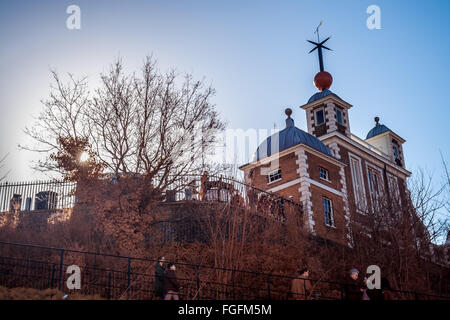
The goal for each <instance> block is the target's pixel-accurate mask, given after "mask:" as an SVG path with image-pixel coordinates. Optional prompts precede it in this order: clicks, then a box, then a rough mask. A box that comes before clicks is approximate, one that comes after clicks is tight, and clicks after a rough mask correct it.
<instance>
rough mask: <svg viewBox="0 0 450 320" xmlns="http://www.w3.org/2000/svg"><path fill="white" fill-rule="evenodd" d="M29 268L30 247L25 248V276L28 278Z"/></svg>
mask: <svg viewBox="0 0 450 320" xmlns="http://www.w3.org/2000/svg"><path fill="white" fill-rule="evenodd" d="M29 266H30V247H27V264H26V266H25V275H26V277H27V278H28V270H29Z"/></svg>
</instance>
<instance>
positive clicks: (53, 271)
mask: <svg viewBox="0 0 450 320" xmlns="http://www.w3.org/2000/svg"><path fill="white" fill-rule="evenodd" d="M55 269H56V265H55V264H54V263H53V264H52V277H51V280H50V288H51V289H53V282H54V280H55Z"/></svg>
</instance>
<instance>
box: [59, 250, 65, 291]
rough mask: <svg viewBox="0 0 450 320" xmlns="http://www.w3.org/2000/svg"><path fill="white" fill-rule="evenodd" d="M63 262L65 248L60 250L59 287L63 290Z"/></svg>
mask: <svg viewBox="0 0 450 320" xmlns="http://www.w3.org/2000/svg"><path fill="white" fill-rule="evenodd" d="M63 262H64V249H61V251H60V257H59V281H58V289H59V290H62V283H63Z"/></svg>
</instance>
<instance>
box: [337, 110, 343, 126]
mask: <svg viewBox="0 0 450 320" xmlns="http://www.w3.org/2000/svg"><path fill="white" fill-rule="evenodd" d="M336 119H337V122H338V123H340V124H342V112H341V110H339V109H336Z"/></svg>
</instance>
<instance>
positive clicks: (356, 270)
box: [350, 268, 359, 280]
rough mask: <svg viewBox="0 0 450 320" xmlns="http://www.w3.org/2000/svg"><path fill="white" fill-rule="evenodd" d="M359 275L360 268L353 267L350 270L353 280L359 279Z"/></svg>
mask: <svg viewBox="0 0 450 320" xmlns="http://www.w3.org/2000/svg"><path fill="white" fill-rule="evenodd" d="M358 275H359V271H358V269H356V268H353V269H352V270H350V277H351V278H352V279H353V280H356V279H358Z"/></svg>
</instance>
